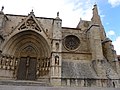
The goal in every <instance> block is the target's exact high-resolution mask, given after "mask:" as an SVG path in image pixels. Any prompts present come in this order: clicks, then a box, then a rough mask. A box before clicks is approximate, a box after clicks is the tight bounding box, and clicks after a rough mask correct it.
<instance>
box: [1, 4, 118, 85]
mask: <svg viewBox="0 0 120 90" xmlns="http://www.w3.org/2000/svg"><path fill="white" fill-rule="evenodd" d="M119 66H120V64H119V62H118V60H117V57H116V52H115V50H114V48H113V45H112V41H111V40H110V39H109V38H107V37H106V34H105V30H104V27H103V25H102V23H101V20H100V16H99V14H98V10H97V6H96V5H94V8H93V17H92V18H91V21H85V20H82V19H81V20H80V22H79V23H78V25H77V27H76V28H69V27H62V20H61V19H60V18H59V13H57V17H56V18H44V17H35V15H34V12H33V11H31V12H30V14H29V15H28V16H24V15H12V14H4V12H3V10H1V12H0V80H13V81H14V80H23V81H27V80H28V81H38V82H46V83H49V84H50V85H52V86H76V87H94V86H97V87H119V86H120V67H119Z"/></svg>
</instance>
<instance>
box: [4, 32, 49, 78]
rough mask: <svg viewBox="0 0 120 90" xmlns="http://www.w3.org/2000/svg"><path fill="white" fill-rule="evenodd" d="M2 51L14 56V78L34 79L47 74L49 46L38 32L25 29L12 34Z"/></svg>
mask: <svg viewBox="0 0 120 90" xmlns="http://www.w3.org/2000/svg"><path fill="white" fill-rule="evenodd" d="M2 51H3V53H5V54H8V55H12V56H14V57H16V61H17V62H18V64H17V66H16V68H15V75H16V78H17V79H19V80H36V79H37V78H39V77H42V76H49V70H50V59H49V58H50V46H49V44H48V42H47V40H46V39H45V38H44V37H43V36H42V35H40V34H39V33H37V32H35V31H32V30H26V31H21V32H19V33H17V34H15V35H14V36H12V37H11V38H10V39H9V40H8V41H7V42H6V43H5V45H4V47H3V50H2Z"/></svg>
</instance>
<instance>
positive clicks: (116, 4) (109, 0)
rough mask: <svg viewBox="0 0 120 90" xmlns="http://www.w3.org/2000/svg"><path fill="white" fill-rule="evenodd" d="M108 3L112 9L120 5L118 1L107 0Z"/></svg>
mask: <svg viewBox="0 0 120 90" xmlns="http://www.w3.org/2000/svg"><path fill="white" fill-rule="evenodd" d="M108 3H110V4H111V5H112V7H116V6H118V5H120V0H108Z"/></svg>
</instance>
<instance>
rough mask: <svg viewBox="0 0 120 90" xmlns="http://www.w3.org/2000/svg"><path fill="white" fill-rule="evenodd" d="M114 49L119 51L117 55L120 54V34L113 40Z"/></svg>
mask: <svg viewBox="0 0 120 90" xmlns="http://www.w3.org/2000/svg"><path fill="white" fill-rule="evenodd" d="M113 45H114V49H115V50H116V52H117V55H120V36H119V37H117V38H116V40H115V41H113Z"/></svg>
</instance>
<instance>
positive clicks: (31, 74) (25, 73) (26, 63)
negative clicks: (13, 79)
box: [17, 56, 37, 80]
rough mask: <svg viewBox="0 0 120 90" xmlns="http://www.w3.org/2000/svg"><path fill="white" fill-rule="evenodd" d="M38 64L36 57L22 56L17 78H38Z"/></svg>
mask: <svg viewBox="0 0 120 90" xmlns="http://www.w3.org/2000/svg"><path fill="white" fill-rule="evenodd" d="M36 64H37V60H36V58H35V57H29V56H28V57H21V59H20V62H19V66H18V73H17V79H18V80H36Z"/></svg>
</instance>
